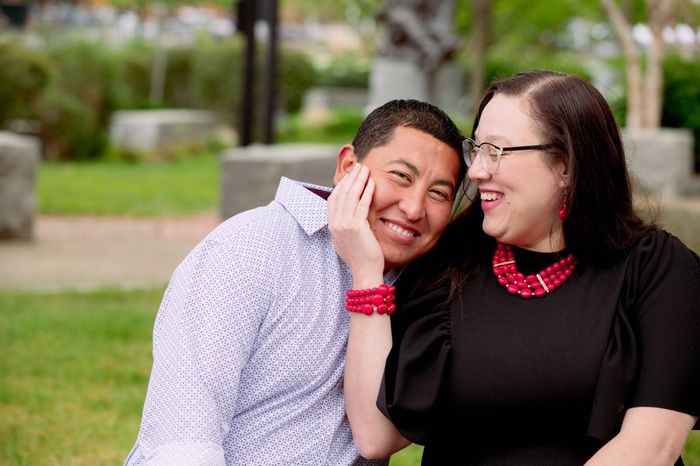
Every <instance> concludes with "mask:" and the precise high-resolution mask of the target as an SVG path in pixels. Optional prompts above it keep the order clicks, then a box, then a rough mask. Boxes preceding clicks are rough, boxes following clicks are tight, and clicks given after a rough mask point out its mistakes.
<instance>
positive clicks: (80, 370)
mask: <svg viewBox="0 0 700 466" xmlns="http://www.w3.org/2000/svg"><path fill="white" fill-rule="evenodd" d="M161 294H162V290H151V291H128V292H122V291H102V292H94V293H85V294H78V293H69V292H66V293H56V294H41V293H34V294H24V293H8V292H3V293H0V354H1V355H2V357H0V464H1V465H27V466H44V465H46V466H55V465H66V466H82V465H85V466H88V465H89V466H95V465H116V464H121V462H122V461H123V460H124V457H125V456H126V455H127V453H128V450H129V448H130V446H131V444H132V443H133V441H134V438H135V435H136V432H137V430H138V423H139V419H140V415H141V406H142V404H143V397H144V394H145V389H146V384H147V380H148V373H149V370H150V364H151V362H150V361H151V359H150V348H151V329H152V326H153V319H154V316H155V312H156V309H157V306H158V302H159V300H160V297H161Z"/></svg>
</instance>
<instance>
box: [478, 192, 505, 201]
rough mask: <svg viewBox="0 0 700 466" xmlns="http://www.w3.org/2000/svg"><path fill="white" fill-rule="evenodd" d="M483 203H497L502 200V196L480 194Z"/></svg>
mask: <svg viewBox="0 0 700 466" xmlns="http://www.w3.org/2000/svg"><path fill="white" fill-rule="evenodd" d="M480 194H481V200H482V201H495V200H496V199H500V198H501V194H498V193H480Z"/></svg>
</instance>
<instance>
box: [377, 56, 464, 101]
mask: <svg viewBox="0 0 700 466" xmlns="http://www.w3.org/2000/svg"><path fill="white" fill-rule="evenodd" d="M397 77H400V79H399V78H397ZM369 81H370V82H369V103H368V105H367V108H366V109H365V111H366V113H369V112H371V111H372V110H374V109H375V108H377V107H379V106H380V105H382V104H384V103H386V102H388V101H389V100H392V99H417V100H424V101H428V102H431V103H432V104H433V105H437V106H438V107H440V108H441V109H443V110H444V111H446V112H448V113H456V114H465V112H466V110H467V101H466V98H465V96H464V92H463V88H464V86H463V83H464V73H463V72H462V70H461V69H460V68H459V66H458V65H457V64H455V63H445V64H443V65H441V66H440V67H439V68H438V69H437V70H436V71H435V76H434V77H433V83H432V84H431V83H430V82H429V77H428V75H427V74H426V72H425V70H423V69H422V68H420V67H419V66H418V65H417V64H416V63H414V62H412V61H410V60H398V59H395V58H385V57H378V58H376V59H375V60H374V62H373V64H372V71H371V73H370V77H369ZM431 85H432V88H433V89H430V87H431Z"/></svg>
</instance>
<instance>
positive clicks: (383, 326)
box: [344, 277, 410, 458]
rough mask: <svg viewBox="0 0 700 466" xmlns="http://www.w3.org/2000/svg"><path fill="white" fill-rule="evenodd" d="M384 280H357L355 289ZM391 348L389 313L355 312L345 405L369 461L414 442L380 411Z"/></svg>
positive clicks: (348, 353) (346, 369) (349, 347)
mask: <svg viewBox="0 0 700 466" xmlns="http://www.w3.org/2000/svg"><path fill="white" fill-rule="evenodd" d="M379 283H381V278H376V277H375V278H373V279H369V280H367V279H365V280H359V281H358V280H355V285H354V288H355V289H362V288H371V287H374V286H377V285H378V284H379ZM390 349H391V321H390V317H389V316H388V315H386V314H384V315H379V314H376V313H375V314H372V315H369V316H367V315H364V314H361V313H352V315H351V317H350V337H349V341H348V350H347V356H346V362H345V382H344V383H345V386H344V389H345V405H346V409H347V414H348V419H349V420H350V427H351V428H352V434H353V439H354V441H355V446H356V447H357V449H358V451H359V452H360V454H361V455H362V456H364V457H365V458H386V457H388V456H389V455H391V454H392V453H394V452H396V451H398V450H400V449H402V448H404V447H405V446H407V445H408V444H409V443H410V442H408V440H406V439H405V438H404V437H403V436H402V435H401V434H400V433H399V432H398V430H396V428H395V427H394V425H393V424H392V423H391V421H389V419H387V418H386V417H385V416H384V414H383V413H382V412H381V411H379V409H378V408H377V405H376V402H377V394H378V393H379V386H380V384H381V380H382V376H383V374H384V364H385V361H386V357H387V355H388V354H389V350H390Z"/></svg>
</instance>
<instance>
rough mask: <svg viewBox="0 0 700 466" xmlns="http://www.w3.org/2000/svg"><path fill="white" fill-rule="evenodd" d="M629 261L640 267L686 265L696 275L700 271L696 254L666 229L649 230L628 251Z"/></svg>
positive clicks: (699, 263) (675, 266)
mask: <svg viewBox="0 0 700 466" xmlns="http://www.w3.org/2000/svg"><path fill="white" fill-rule="evenodd" d="M629 262H630V264H631V265H633V266H636V267H639V268H641V269H654V268H658V267H672V268H677V267H686V268H687V269H688V272H689V273H692V274H695V276H696V277H698V276H699V275H698V274H699V273H700V259H699V258H698V255H697V254H696V253H695V252H693V251H692V250H691V249H690V248H688V247H687V246H686V245H685V244H684V243H683V242H682V241H681V240H680V239H678V238H677V237H676V236H674V235H673V234H672V233H669V232H668V231H666V230H654V231H650V232H648V233H647V234H646V235H644V236H643V237H642V238H640V239H639V241H637V243H636V244H635V245H634V246H633V248H632V250H631V251H630V254H629Z"/></svg>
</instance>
